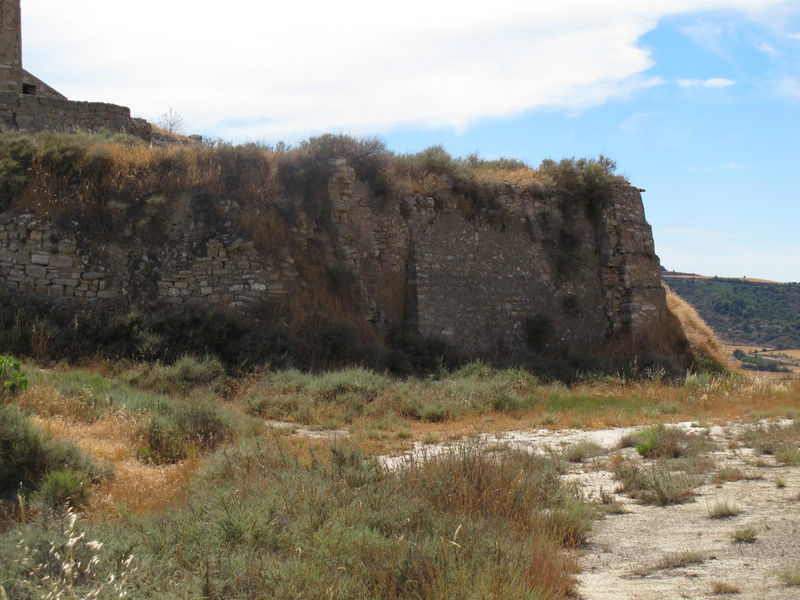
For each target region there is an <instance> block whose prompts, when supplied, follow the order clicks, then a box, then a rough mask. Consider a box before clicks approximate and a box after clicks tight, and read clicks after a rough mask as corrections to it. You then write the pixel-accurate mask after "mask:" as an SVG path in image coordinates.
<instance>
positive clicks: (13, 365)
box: [0, 356, 28, 398]
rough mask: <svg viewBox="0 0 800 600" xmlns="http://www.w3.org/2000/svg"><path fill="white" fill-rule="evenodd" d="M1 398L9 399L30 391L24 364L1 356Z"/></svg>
mask: <svg viewBox="0 0 800 600" xmlns="http://www.w3.org/2000/svg"><path fill="white" fill-rule="evenodd" d="M0 386H2V387H0V398H7V397H9V396H13V395H15V394H17V392H22V391H25V390H27V389H28V378H27V377H25V374H24V373H23V372H22V363H21V362H19V361H18V360H15V359H14V358H11V357H10V356H0Z"/></svg>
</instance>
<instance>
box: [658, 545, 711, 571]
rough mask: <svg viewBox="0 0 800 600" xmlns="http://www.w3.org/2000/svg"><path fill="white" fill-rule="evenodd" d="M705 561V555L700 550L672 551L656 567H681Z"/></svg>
mask: <svg viewBox="0 0 800 600" xmlns="http://www.w3.org/2000/svg"><path fill="white" fill-rule="evenodd" d="M704 561H705V555H704V554H703V553H702V552H700V551H698V550H688V549H687V550H681V551H680V552H670V553H669V554H667V555H666V556H664V558H662V559H661V560H660V561H659V562H658V563H657V564H656V567H655V568H656V569H680V568H682V567H688V566H689V565H699V564H701V563H703V562H704Z"/></svg>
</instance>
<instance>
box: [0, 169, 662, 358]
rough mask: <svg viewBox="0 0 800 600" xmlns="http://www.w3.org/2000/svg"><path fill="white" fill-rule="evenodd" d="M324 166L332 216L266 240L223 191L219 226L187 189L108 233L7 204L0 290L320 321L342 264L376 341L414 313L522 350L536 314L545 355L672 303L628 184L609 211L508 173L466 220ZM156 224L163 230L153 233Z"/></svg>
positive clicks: (446, 329) (417, 323)
mask: <svg viewBox="0 0 800 600" xmlns="http://www.w3.org/2000/svg"><path fill="white" fill-rule="evenodd" d="M330 173H331V174H330V179H329V183H328V187H327V192H328V206H329V209H330V218H329V223H328V225H325V226H324V227H323V226H321V224H320V222H318V221H315V220H314V219H311V218H310V217H309V216H308V215H305V214H304V213H303V212H302V211H301V212H300V214H299V215H298V216H297V218H296V219H295V221H294V222H293V225H292V226H291V227H290V228H288V229H286V231H285V232H284V234H283V235H285V236H287V237H286V238H285V239H281V240H280V242H279V243H278V242H276V243H274V244H272V246H271V250H269V251H267V250H265V249H264V247H261V246H259V245H258V244H257V243H256V241H255V240H254V239H249V238H248V237H247V236H246V235H244V234H243V233H242V230H241V229H237V227H236V225H235V224H234V223H235V222H236V218H235V217H236V211H237V210H238V209H237V208H236V205H235V203H233V202H231V201H229V200H225V199H222V198H220V199H217V200H215V201H214V202H215V207H216V209H217V210H219V211H220V212H219V215H220V218H219V219H218V220H216V221H214V222H215V223H217V224H215V225H209V224H208V221H207V220H204V219H203V218H202V216H199V213H198V211H200V210H201V208H196V207H195V204H194V199H193V198H192V197H191V194H190V193H186V194H184V195H183V196H181V197H180V198H175V199H172V200H168V199H165V198H162V197H158V198H156V197H154V198H152V199H151V200H152V201H150V200H148V201H147V202H146V203H145V204H146V205H147V206H148V207H150V208H149V209H148V210H150V209H152V210H154V211H155V212H153V214H152V215H149V216H147V218H144V219H139V220H138V221H137V222H131V223H130V224H129V225H128V226H126V227H125V228H124V230H125V233H124V235H112V234H109V235H108V236H107V239H97V238H94V239H90V236H88V235H81V234H80V233H79V232H80V229H77V230H75V229H73V230H72V232H71V233H70V232H68V231H65V230H62V229H59V228H58V227H56V226H55V225H54V224H52V223H48V222H46V221H44V220H42V219H41V218H38V217H34V216H33V215H30V214H17V213H11V212H6V213H4V214H2V215H0V287H4V288H6V289H7V290H8V291H10V292H19V293H31V294H36V295H39V296H44V297H48V298H51V299H53V301H54V302H62V303H74V304H76V305H85V304H92V303H95V304H96V303H109V304H114V303H124V304H126V305H139V306H157V305H159V304H188V303H194V304H201V305H206V306H209V307H214V308H219V309H235V310H245V311H246V310H248V309H249V308H253V307H258V306H260V305H263V304H265V303H266V304H269V305H270V306H271V307H272V309H271V310H272V313H271V314H272V315H273V318H274V319H275V320H276V322H279V323H283V324H290V321H291V320H292V319H291V315H292V314H295V315H296V314H297V312H298V311H300V310H302V311H307V312H309V313H314V314H315V315H318V316H321V318H322V319H323V321H324V319H325V318H326V314H325V311H326V310H329V309H330V303H328V304H325V302H324V298H323V296H324V295H325V293H328V294H329V295H330V293H329V292H330V291H329V290H328V291H326V290H324V289H322V288H326V286H327V285H328V284H327V283H326V276H325V273H324V271H325V269H329V270H331V271H330V272H333V273H334V274H337V275H336V276H337V277H339V278H340V279H341V278H342V275H341V274H342V273H345V274H347V277H345V278H344V280H346V282H347V284H346V285H347V286H348V287H347V290H348V291H347V294H344V295H341V296H340V297H339V299H338V301H337V302H338V303H339V306H340V308H342V310H343V311H344V312H346V314H348V315H350V318H354V319H357V320H359V321H360V323H361V324H362V325H363V326H367V327H371V328H372V330H373V332H374V335H375V337H378V338H380V337H382V336H385V335H386V334H387V333H388V332H389V330H390V329H391V328H392V326H393V325H397V324H400V323H405V324H406V325H410V326H412V327H413V328H415V329H416V330H417V331H419V332H420V333H422V334H424V335H432V336H436V337H439V338H444V339H446V340H447V341H449V342H451V343H452V344H453V345H454V346H455V347H456V348H459V349H460V350H462V351H465V352H468V353H471V354H475V355H495V356H497V355H499V356H512V355H514V354H515V353H520V352H525V351H527V350H528V348H529V340H528V339H527V336H526V323H528V322H530V321H531V320H532V319H533V320H537V319H538V320H539V321H540V322H542V321H545V322H547V323H548V325H549V329H550V330H551V331H550V332H549V335H548V337H547V339H545V340H541V342H542V343H541V344H540V345H538V346H537V348H536V350H537V351H539V352H544V353H547V352H553V353H561V352H569V351H575V352H580V353H588V352H591V351H592V350H593V349H597V348H600V347H601V346H602V345H603V344H604V343H605V342H607V341H608V340H609V339H610V338H611V337H616V339H622V340H623V341H624V340H629V341H635V340H636V338H637V337H638V336H640V335H641V334H642V333H643V332H646V331H647V330H648V328H649V327H651V326H652V325H653V324H655V323H658V321H659V319H660V317H661V316H662V315H663V314H665V311H666V300H665V293H664V290H663V288H662V286H661V280H660V266H659V261H658V257H656V256H655V254H654V249H653V239H652V233H651V230H650V226H649V225H648V224H647V222H646V221H645V218H644V210H643V207H642V202H641V196H640V194H639V191H638V190H637V189H636V188H634V187H632V186H630V185H628V184H626V183H621V182H620V183H616V184H615V187H614V201H613V202H612V203H611V205H610V206H609V207H607V208H606V209H605V210H604V211H603V213H602V214H601V215H600V216H599V218H597V217H596V218H590V217H589V216H587V214H586V211H585V210H583V208H582V207H581V206H570V205H566V204H564V203H563V202H560V201H557V200H556V199H555V198H549V197H546V196H543V195H541V194H538V195H536V194H533V193H532V192H531V191H530V190H523V189H519V188H516V187H514V186H512V185H510V184H509V185H506V186H505V188H504V189H502V190H501V191H500V192H499V193H498V195H497V197H496V198H494V203H493V206H494V208H492V209H491V210H490V209H489V208H487V207H484V208H482V209H480V210H479V211H478V212H477V213H475V214H469V215H466V214H464V211H463V210H462V209H461V208H460V205H459V202H460V200H461V199H459V198H457V197H448V196H443V197H437V198H433V197H425V196H423V195H420V194H411V195H407V196H405V197H403V198H401V199H399V201H398V200H397V199H394V200H392V201H387V200H386V199H383V200H382V201H381V200H380V199H376V198H375V197H373V195H372V192H371V189H370V188H369V186H368V185H366V184H365V183H363V182H360V181H357V180H356V178H355V173H354V171H353V169H352V168H350V167H349V166H348V165H347V163H346V161H344V160H343V159H332V160H331V161H330ZM275 201H276V202H278V201H285V199H284V200H279V199H276V200H275ZM198 206H199V205H198ZM120 214H123V213H120ZM250 216H251V215H245V216H244V217H245V218H248V217H250ZM239 217H241V215H239ZM120 218H123V219H124V218H127V217H124V216H122V217H120ZM137 219H138V218H137ZM155 222H158V223H159V224H160V225H158V226H159V227H161V233H160V234H159V235H160V236H161V237H159V238H158V239H157V240H156V239H155V238H154V239H153V240H150V241H148V239H149V238H148V236H147V234H146V228H148V227H151V226H153V223H155ZM334 317H336V318H338V317H341V314H340V315H338V316H337V315H332V314H330V313H328V314H327V318H334Z"/></svg>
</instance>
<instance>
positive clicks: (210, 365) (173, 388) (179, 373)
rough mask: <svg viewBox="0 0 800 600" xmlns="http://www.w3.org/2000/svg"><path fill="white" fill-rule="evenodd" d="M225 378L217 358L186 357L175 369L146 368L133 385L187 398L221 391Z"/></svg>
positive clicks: (166, 367) (159, 366) (180, 360)
mask: <svg viewBox="0 0 800 600" xmlns="http://www.w3.org/2000/svg"><path fill="white" fill-rule="evenodd" d="M224 377H225V367H223V365H222V363H221V362H220V361H219V359H217V358H216V357H212V356H209V355H206V356H204V357H203V358H195V357H194V356H188V355H186V356H182V357H181V358H179V359H178V360H177V361H176V362H175V363H173V364H172V365H166V366H164V365H155V366H153V367H149V368H145V370H144V371H143V372H142V373H141V374H140V375H138V376H136V377H134V378H133V380H132V383H134V384H135V385H137V386H138V387H141V388H144V389H149V390H153V391H156V392H158V393H161V394H175V395H186V394H187V393H188V392H189V391H191V390H192V389H194V388H197V387H201V386H208V387H210V388H212V389H214V390H216V389H218V388H219V387H220V386H221V384H222V381H223V379H224Z"/></svg>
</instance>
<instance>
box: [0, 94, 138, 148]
mask: <svg viewBox="0 0 800 600" xmlns="http://www.w3.org/2000/svg"><path fill="white" fill-rule="evenodd" d="M81 130H82V131H100V130H108V131H118V132H123V133H130V134H132V135H137V136H139V137H142V138H144V139H148V140H149V139H150V132H151V127H150V124H149V123H147V121H145V120H143V119H134V118H131V111H130V109H128V108H126V107H124V106H117V105H116V104H105V103H103V102H76V101H71V100H62V99H59V98H51V97H46V96H33V95H26V94H16V93H13V92H0V133H2V132H9V131H20V132H25V133H36V132H39V131H58V132H73V131H81Z"/></svg>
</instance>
